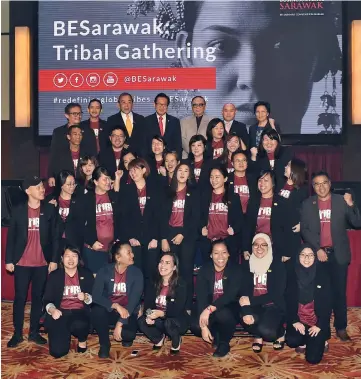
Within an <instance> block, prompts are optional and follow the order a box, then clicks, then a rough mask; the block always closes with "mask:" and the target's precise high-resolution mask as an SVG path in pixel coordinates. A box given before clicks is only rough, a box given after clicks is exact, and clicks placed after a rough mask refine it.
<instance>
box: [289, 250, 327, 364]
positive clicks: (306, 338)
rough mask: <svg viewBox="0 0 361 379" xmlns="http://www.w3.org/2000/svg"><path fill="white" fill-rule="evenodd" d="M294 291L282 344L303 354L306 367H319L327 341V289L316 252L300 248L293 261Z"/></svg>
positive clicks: (325, 279) (325, 278) (290, 300)
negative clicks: (294, 267)
mask: <svg viewBox="0 0 361 379" xmlns="http://www.w3.org/2000/svg"><path fill="white" fill-rule="evenodd" d="M294 280H295V282H296V287H295V288H296V290H295V292H294V293H293V297H290V298H289V299H288V307H287V331H286V343H287V345H288V346H289V347H293V348H296V352H297V353H305V355H306V361H307V362H308V363H312V364H317V363H320V362H321V360H322V357H323V353H324V352H325V351H328V342H327V340H328V339H329V338H330V337H331V331H330V317H331V292H330V291H331V288H330V283H329V280H328V277H327V275H325V272H324V270H323V268H322V267H321V266H320V265H318V266H317V263H316V252H314V251H313V249H312V247H311V246H310V245H307V244H305V245H303V246H301V248H300V249H299V254H298V256H297V258H296V275H295V277H294Z"/></svg>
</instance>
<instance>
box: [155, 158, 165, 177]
mask: <svg viewBox="0 0 361 379" xmlns="http://www.w3.org/2000/svg"><path fill="white" fill-rule="evenodd" d="M161 166H163V159H162V160H160V161H157V160H156V161H155V167H156V168H157V171H158V174H160V171H159V169H160V168H161Z"/></svg>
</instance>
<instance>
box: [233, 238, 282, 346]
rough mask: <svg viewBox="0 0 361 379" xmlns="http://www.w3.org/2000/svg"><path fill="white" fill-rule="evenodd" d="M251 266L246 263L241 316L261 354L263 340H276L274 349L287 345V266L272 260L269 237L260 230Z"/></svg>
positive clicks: (242, 284)
mask: <svg viewBox="0 0 361 379" xmlns="http://www.w3.org/2000/svg"><path fill="white" fill-rule="evenodd" d="M248 262H249V265H248V264H247V263H246V264H244V265H243V266H242V267H243V271H244V274H243V275H244V277H243V278H242V282H241V291H240V294H241V297H240V299H239V304H240V306H241V317H242V322H243V324H244V326H245V329H246V330H247V331H248V332H249V333H250V334H253V335H254V342H253V345H252V349H253V351H254V352H255V353H260V352H261V351H262V348H263V340H265V341H268V342H273V349H274V350H282V349H283V348H284V344H285V339H284V327H283V321H284V313H285V312H284V310H285V302H284V291H285V287H286V274H285V269H284V265H283V264H282V262H281V261H280V260H278V259H273V252H272V244H271V240H270V238H269V236H268V235H267V234H264V233H258V234H256V235H255V236H254V238H253V241H252V254H251V256H250V258H249V261H248Z"/></svg>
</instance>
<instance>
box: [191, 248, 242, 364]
mask: <svg viewBox="0 0 361 379" xmlns="http://www.w3.org/2000/svg"><path fill="white" fill-rule="evenodd" d="M210 250H211V259H212V261H209V262H207V263H205V264H204V265H203V266H202V267H201V269H200V270H199V272H198V275H197V282H196V312H195V313H194V314H193V313H192V326H191V330H192V332H193V333H194V334H195V335H197V336H202V338H203V340H204V341H205V342H208V343H210V344H213V345H214V346H215V347H216V350H215V352H214V353H213V356H214V357H224V356H225V355H227V354H228V353H229V351H230V346H229V342H230V340H231V339H232V337H233V333H234V332H235V330H236V325H237V322H238V319H239V306H238V303H237V299H238V298H237V295H238V292H239V290H240V281H241V278H240V269H239V267H240V266H238V265H234V264H233V263H232V262H230V260H229V258H230V254H229V251H228V248H227V244H226V243H225V242H224V241H214V242H213V243H212V247H211V249H210Z"/></svg>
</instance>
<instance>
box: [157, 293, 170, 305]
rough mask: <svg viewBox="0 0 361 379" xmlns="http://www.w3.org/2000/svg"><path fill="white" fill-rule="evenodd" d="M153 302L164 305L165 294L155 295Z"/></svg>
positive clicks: (165, 303)
mask: <svg viewBox="0 0 361 379" xmlns="http://www.w3.org/2000/svg"><path fill="white" fill-rule="evenodd" d="M155 303H156V304H158V305H161V306H163V307H165V306H166V305H167V296H164V295H159V296H157V298H156V300H155Z"/></svg>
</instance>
